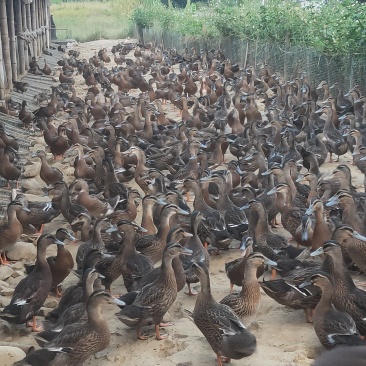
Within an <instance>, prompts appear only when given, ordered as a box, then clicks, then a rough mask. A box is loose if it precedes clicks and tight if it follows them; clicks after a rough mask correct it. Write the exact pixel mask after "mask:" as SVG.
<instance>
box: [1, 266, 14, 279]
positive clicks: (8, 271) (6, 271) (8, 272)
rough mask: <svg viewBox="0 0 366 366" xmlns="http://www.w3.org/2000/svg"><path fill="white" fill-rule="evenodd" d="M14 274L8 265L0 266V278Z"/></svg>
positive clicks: (6, 277)
mask: <svg viewBox="0 0 366 366" xmlns="http://www.w3.org/2000/svg"><path fill="white" fill-rule="evenodd" d="M12 274H13V270H12V269H11V268H10V267H8V266H0V280H6V279H8V278H9V277H10V276H11V275H12Z"/></svg>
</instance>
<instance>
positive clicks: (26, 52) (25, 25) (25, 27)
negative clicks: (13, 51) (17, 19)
mask: <svg viewBox="0 0 366 366" xmlns="http://www.w3.org/2000/svg"><path fill="white" fill-rule="evenodd" d="M20 3H21V8H22V17H23V31H25V30H29V29H30V28H29V27H28V17H27V7H28V6H29V5H25V4H24V2H23V1H20ZM24 63H25V69H26V70H28V69H29V45H28V43H27V42H25V41H24Z"/></svg>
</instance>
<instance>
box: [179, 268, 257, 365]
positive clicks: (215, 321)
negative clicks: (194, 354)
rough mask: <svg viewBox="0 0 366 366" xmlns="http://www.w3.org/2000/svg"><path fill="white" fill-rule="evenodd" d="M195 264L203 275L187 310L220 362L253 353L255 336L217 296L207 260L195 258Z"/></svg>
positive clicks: (238, 358)
mask: <svg viewBox="0 0 366 366" xmlns="http://www.w3.org/2000/svg"><path fill="white" fill-rule="evenodd" d="M192 267H193V268H192V270H193V271H194V272H195V274H196V275H197V276H198V278H199V279H200V283H201V292H200V293H199V295H198V296H197V299H196V304H195V306H194V310H193V312H190V311H187V310H185V312H186V313H188V314H189V316H190V317H191V318H192V319H193V321H194V323H195V325H196V326H197V328H198V329H199V330H200V331H201V332H202V334H203V335H204V337H205V338H206V340H207V341H208V343H209V345H210V346H211V348H212V350H213V351H214V352H215V353H216V356H217V362H218V365H219V366H222V364H223V362H225V363H227V362H230V360H231V359H234V360H240V359H242V358H244V357H249V356H251V355H252V354H253V353H254V352H255V350H256V347H257V341H256V337H255V336H254V335H253V334H252V333H251V332H250V331H249V330H248V329H247V328H246V327H245V325H244V324H243V323H242V321H241V320H240V318H239V317H238V316H237V315H236V314H235V312H234V311H233V310H232V309H231V308H230V307H229V306H227V305H225V304H220V303H218V302H217V301H216V300H215V299H214V297H213V296H212V293H211V286H210V276H209V273H208V269H207V267H206V266H205V264H204V263H202V262H195V263H193V264H192Z"/></svg>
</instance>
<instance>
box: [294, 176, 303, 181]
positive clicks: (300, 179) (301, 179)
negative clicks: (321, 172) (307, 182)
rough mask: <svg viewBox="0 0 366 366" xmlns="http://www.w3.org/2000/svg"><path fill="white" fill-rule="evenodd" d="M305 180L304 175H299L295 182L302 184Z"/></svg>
mask: <svg viewBox="0 0 366 366" xmlns="http://www.w3.org/2000/svg"><path fill="white" fill-rule="evenodd" d="M303 180H304V176H303V175H299V176H298V177H297V179H296V180H295V182H296V183H300V182H302V181H303Z"/></svg>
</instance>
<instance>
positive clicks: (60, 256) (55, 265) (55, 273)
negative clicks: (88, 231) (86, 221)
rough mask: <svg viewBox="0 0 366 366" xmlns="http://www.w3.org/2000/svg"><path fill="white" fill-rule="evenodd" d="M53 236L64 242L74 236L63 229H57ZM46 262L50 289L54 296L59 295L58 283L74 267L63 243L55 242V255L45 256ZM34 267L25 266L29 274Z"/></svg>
mask: <svg viewBox="0 0 366 366" xmlns="http://www.w3.org/2000/svg"><path fill="white" fill-rule="evenodd" d="M55 237H56V239H57V240H59V241H62V242H64V241H65V240H66V239H68V240H71V241H74V240H75V238H74V237H73V236H72V235H71V234H70V233H69V232H68V231H67V230H66V229H65V228H60V229H57V231H56V234H55ZM47 263H48V265H49V266H50V270H51V274H52V286H51V291H52V290H55V292H56V297H58V298H59V297H61V293H60V291H59V285H60V284H61V283H62V282H63V280H64V279H65V278H66V277H67V276H68V275H69V274H70V271H71V270H72V269H73V268H74V259H73V258H72V255H71V253H70V252H69V251H68V250H67V249H66V248H65V245H60V244H57V255H56V256H51V257H47ZM33 269H34V265H31V266H26V271H27V273H28V274H30V273H31V272H32V271H33Z"/></svg>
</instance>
